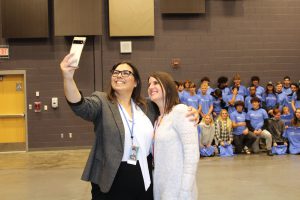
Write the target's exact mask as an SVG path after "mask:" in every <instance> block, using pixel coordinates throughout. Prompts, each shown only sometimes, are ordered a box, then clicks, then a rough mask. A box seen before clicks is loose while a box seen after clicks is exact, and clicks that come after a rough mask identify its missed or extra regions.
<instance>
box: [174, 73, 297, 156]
mask: <svg viewBox="0 0 300 200" xmlns="http://www.w3.org/2000/svg"><path fill="white" fill-rule="evenodd" d="M259 81H260V79H259V77H258V76H253V77H251V84H250V86H249V87H248V88H247V87H245V86H244V85H242V84H241V77H240V75H239V74H235V75H234V77H233V84H232V85H231V86H229V84H228V78H227V77H224V76H221V77H219V78H218V82H217V87H216V88H214V89H213V88H211V87H210V79H209V78H208V77H203V78H202V79H201V83H200V87H199V89H198V90H197V87H196V84H195V83H193V82H191V81H189V80H187V81H185V82H176V84H177V86H178V94H179V98H180V101H181V103H184V104H186V105H188V106H192V107H194V108H195V109H197V110H198V112H199V116H200V119H201V122H200V123H199V127H198V130H199V146H200V154H201V155H202V156H213V155H216V154H219V155H222V154H223V151H224V150H226V149H227V150H229V151H228V152H227V154H226V153H225V154H224V155H227V156H230V155H233V149H234V153H235V154H240V153H245V154H251V152H252V153H259V152H260V151H261V147H262V146H264V148H266V150H267V155H269V156H272V155H274V154H284V153H286V152H287V150H288V149H289V151H290V153H294V154H298V153H300V90H299V83H291V79H290V77H289V76H286V77H284V78H283V81H282V82H280V81H278V82H276V83H275V84H274V83H273V82H268V83H267V84H266V86H265V87H263V86H261V85H260V84H259V83H260V82H259ZM262 138H263V140H261V139H262ZM298 140H299V143H297V142H298ZM262 141H264V142H262ZM288 147H290V148H288ZM282 148H283V150H284V151H283V153H280V152H278V149H282Z"/></svg>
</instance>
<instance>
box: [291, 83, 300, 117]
mask: <svg viewBox="0 0 300 200" xmlns="http://www.w3.org/2000/svg"><path fill="white" fill-rule="evenodd" d="M292 108H293V111H294V112H295V111H296V109H297V108H300V90H299V86H298V88H297V87H296V90H295V92H294V94H293V97H292Z"/></svg>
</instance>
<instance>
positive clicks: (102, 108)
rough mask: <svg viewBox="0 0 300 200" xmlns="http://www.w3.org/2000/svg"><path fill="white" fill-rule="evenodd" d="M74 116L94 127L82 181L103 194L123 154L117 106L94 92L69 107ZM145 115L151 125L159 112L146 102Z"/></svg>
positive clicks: (102, 94)
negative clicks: (93, 135) (96, 186)
mask: <svg viewBox="0 0 300 200" xmlns="http://www.w3.org/2000/svg"><path fill="white" fill-rule="evenodd" d="M69 105H70V106H71V109H72V110H73V111H74V113H75V114H76V115H78V116H80V117H81V118H83V119H85V120H88V121H92V122H93V123H94V132H95V142H94V144H93V147H92V149H91V152H90V155H89V158H88V161H87V163H86V166H85V169H84V171H83V175H82V180H85V181H90V182H93V183H96V184H98V185H99V187H100V189H101V191H102V192H108V191H109V190H110V188H111V186H112V183H113V181H114V178H115V176H116V174H117V171H118V168H119V166H120V164H121V161H122V157H123V152H124V140H125V130H124V125H123V122H122V118H121V115H120V112H119V109H118V104H117V103H114V102H111V101H109V100H108V99H107V94H106V93H103V92H94V93H93V94H92V95H91V96H90V97H85V98H82V99H81V101H80V102H78V103H69ZM147 106H148V108H147V112H145V111H144V112H145V113H146V115H147V116H148V117H149V119H150V120H151V122H152V124H153V123H154V121H155V119H156V117H157V114H158V110H157V109H156V107H155V106H154V104H153V103H151V102H150V101H148V102H147Z"/></svg>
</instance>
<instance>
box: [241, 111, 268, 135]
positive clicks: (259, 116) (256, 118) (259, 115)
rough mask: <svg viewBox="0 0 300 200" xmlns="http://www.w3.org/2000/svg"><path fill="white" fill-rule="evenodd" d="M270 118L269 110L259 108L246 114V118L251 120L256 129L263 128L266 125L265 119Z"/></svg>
mask: <svg viewBox="0 0 300 200" xmlns="http://www.w3.org/2000/svg"><path fill="white" fill-rule="evenodd" d="M265 119H268V114H267V112H266V111H265V110H264V109H262V108H259V109H257V110H253V109H251V110H249V111H248V112H247V115H246V120H249V121H250V124H251V126H252V127H253V128H254V130H258V129H261V128H262V127H263V126H264V120H265Z"/></svg>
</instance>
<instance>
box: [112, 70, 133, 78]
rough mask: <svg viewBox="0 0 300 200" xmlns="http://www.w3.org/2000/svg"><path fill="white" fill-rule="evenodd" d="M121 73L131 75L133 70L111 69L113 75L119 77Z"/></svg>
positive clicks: (125, 75)
mask: <svg viewBox="0 0 300 200" xmlns="http://www.w3.org/2000/svg"><path fill="white" fill-rule="evenodd" d="M119 74H121V76H122V77H125V78H126V77H129V76H130V75H133V72H131V71H129V70H123V71H119V70H111V75H112V76H113V77H117V76H119Z"/></svg>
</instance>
